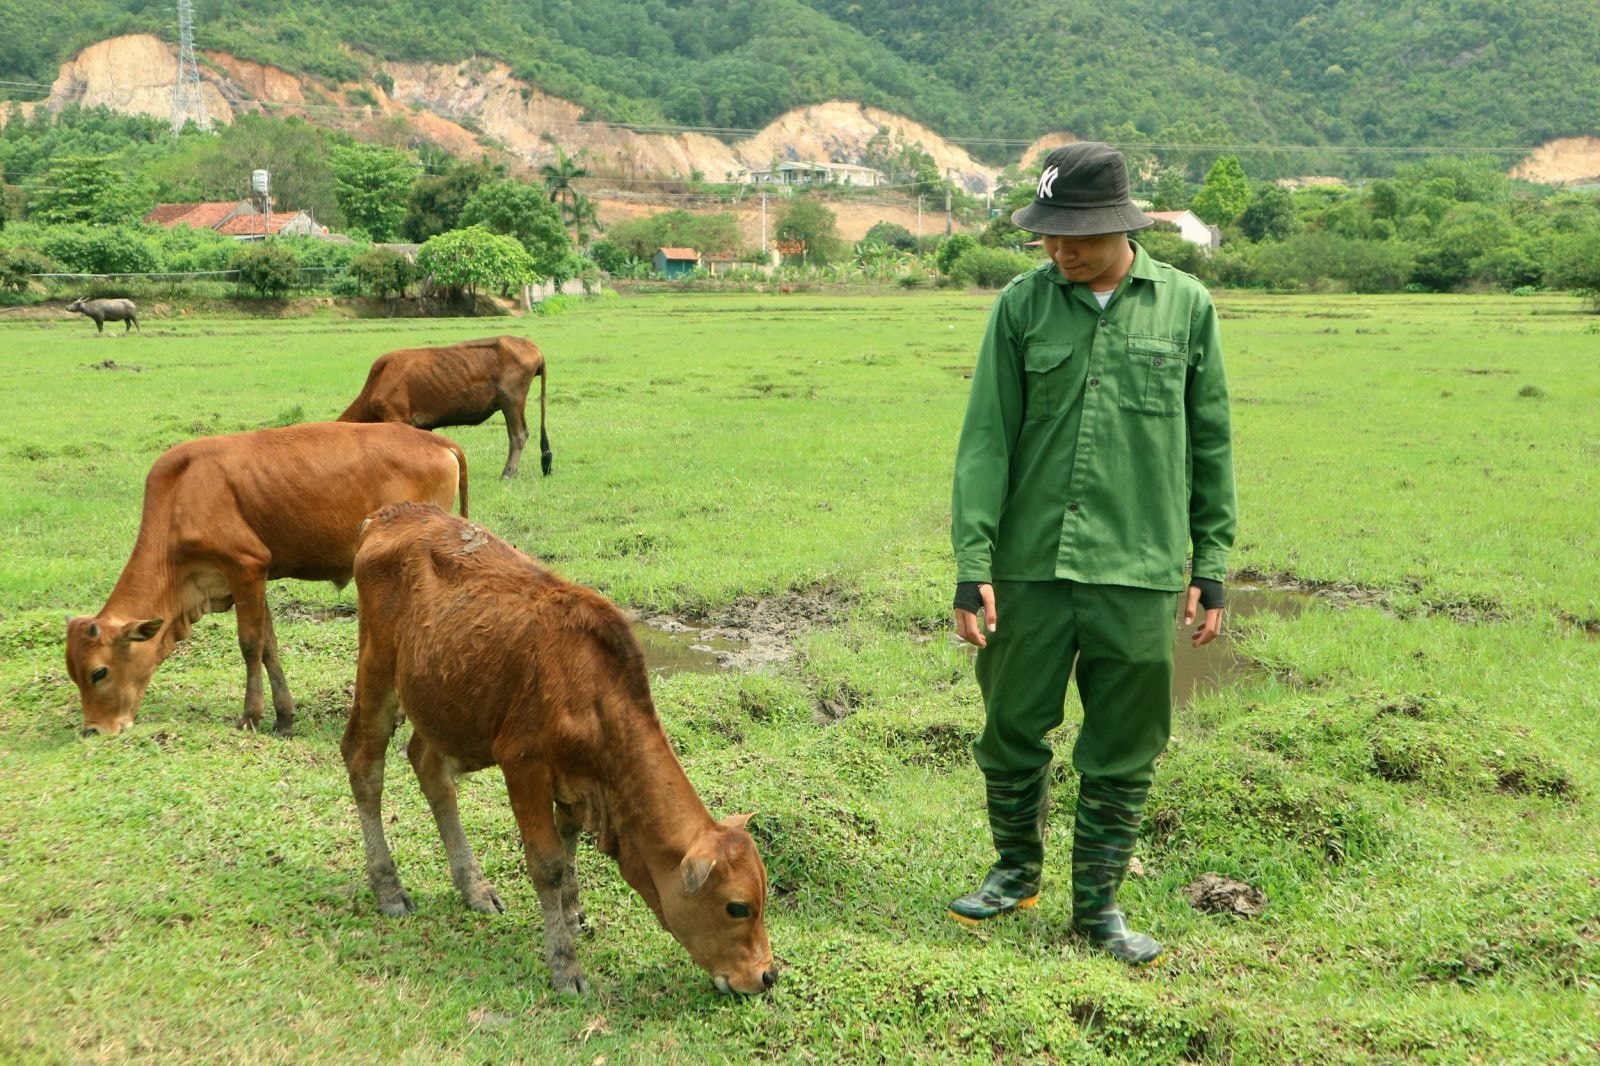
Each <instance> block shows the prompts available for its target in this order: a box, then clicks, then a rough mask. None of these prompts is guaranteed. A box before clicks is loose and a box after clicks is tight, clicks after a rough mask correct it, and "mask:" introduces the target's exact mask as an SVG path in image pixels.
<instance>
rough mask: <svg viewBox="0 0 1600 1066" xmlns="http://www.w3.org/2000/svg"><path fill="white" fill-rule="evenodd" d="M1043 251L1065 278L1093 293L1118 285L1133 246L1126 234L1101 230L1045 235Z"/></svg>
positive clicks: (1130, 261)
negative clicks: (1086, 233) (1089, 234)
mask: <svg viewBox="0 0 1600 1066" xmlns="http://www.w3.org/2000/svg"><path fill="white" fill-rule="evenodd" d="M1044 250H1045V252H1046V254H1048V255H1049V256H1050V258H1051V259H1053V260H1055V264H1056V267H1057V268H1058V269H1059V270H1060V271H1061V273H1062V274H1064V275H1066V278H1067V280H1068V281H1072V282H1076V283H1078V284H1080V285H1088V286H1089V288H1090V289H1091V290H1093V291H1095V292H1109V291H1110V290H1112V289H1114V288H1116V287H1117V282H1119V281H1121V280H1122V275H1124V274H1126V273H1127V272H1128V268H1129V267H1130V266H1132V265H1133V248H1132V246H1131V245H1129V244H1128V235H1127V234H1125V233H1100V234H1096V235H1095V236H1093V237H1056V236H1052V235H1050V234H1045V235H1044Z"/></svg>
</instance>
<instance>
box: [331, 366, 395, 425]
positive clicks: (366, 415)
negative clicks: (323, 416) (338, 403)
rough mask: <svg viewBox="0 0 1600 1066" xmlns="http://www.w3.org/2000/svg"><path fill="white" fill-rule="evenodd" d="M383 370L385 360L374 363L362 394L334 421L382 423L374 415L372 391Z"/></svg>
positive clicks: (363, 385) (368, 372)
mask: <svg viewBox="0 0 1600 1066" xmlns="http://www.w3.org/2000/svg"><path fill="white" fill-rule="evenodd" d="M382 369H383V359H382V358H379V359H377V360H374V361H373V364H372V366H371V368H370V369H368V371H367V380H366V382H365V383H364V384H362V386H361V392H360V394H359V395H357V396H356V398H355V399H353V400H351V401H350V406H349V407H346V408H345V409H344V413H343V414H342V415H340V416H339V417H338V418H337V419H335V420H334V421H336V422H380V421H382V419H379V418H375V417H373V415H372V389H373V386H375V385H377V383H378V374H379V372H380V371H382Z"/></svg>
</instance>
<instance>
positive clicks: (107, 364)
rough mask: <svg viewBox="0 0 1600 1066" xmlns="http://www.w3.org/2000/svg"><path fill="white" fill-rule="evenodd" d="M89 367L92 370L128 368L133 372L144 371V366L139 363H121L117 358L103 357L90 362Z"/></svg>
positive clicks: (127, 369)
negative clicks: (95, 361) (97, 360)
mask: <svg viewBox="0 0 1600 1066" xmlns="http://www.w3.org/2000/svg"><path fill="white" fill-rule="evenodd" d="M89 369H90V370H126V371H128V372H129V373H131V374H137V373H140V372H141V371H143V370H144V367H142V366H140V365H138V364H137V363H119V362H117V361H116V360H115V359H102V360H100V361H99V362H98V363H90V364H89Z"/></svg>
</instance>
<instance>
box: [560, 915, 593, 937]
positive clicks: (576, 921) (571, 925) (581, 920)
mask: <svg viewBox="0 0 1600 1066" xmlns="http://www.w3.org/2000/svg"><path fill="white" fill-rule="evenodd" d="M566 917H567V928H568V929H570V930H572V935H573V936H588V935H589V934H590V933H591V932H593V927H591V926H590V925H589V916H588V915H587V914H585V913H583V911H581V910H576V911H573V912H571V913H570V914H568V915H567V916H566Z"/></svg>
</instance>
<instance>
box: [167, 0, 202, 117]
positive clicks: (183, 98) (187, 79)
mask: <svg viewBox="0 0 1600 1066" xmlns="http://www.w3.org/2000/svg"><path fill="white" fill-rule="evenodd" d="M191 118H192V119H194V124H195V125H196V126H199V127H200V128H201V129H203V130H208V129H210V128H211V116H210V115H208V114H207V113H206V99H205V97H204V96H202V95H201V94H200V67H199V65H198V64H197V63H196V62H195V58H194V0H178V76H177V79H176V80H175V81H174V82H173V83H172V133H173V136H177V135H178V134H180V133H182V132H183V124H184V123H185V122H187V121H188V120H189V119H191Z"/></svg>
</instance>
